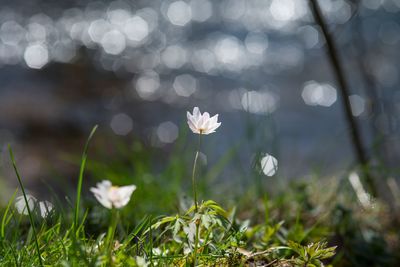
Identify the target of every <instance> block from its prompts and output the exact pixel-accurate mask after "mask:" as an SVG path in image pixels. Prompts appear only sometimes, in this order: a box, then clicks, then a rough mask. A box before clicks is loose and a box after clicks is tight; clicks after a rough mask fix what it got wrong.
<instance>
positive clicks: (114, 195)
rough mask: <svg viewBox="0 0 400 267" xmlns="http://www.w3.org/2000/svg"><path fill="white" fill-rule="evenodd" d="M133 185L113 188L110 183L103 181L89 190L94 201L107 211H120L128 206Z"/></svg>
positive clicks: (133, 188) (133, 189)
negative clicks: (114, 209)
mask: <svg viewBox="0 0 400 267" xmlns="http://www.w3.org/2000/svg"><path fill="white" fill-rule="evenodd" d="M135 190H136V186H135V185H128V186H121V187H119V186H113V185H112V184H111V182H110V181H107V180H104V181H102V182H100V183H97V184H96V187H92V188H90V191H91V192H92V193H93V194H94V196H95V197H96V199H97V200H98V201H99V202H100V204H101V205H103V206H104V207H106V208H107V209H112V208H117V209H120V208H122V207H124V206H125V205H126V204H128V202H129V200H130V199H131V195H132V193H133V191H135Z"/></svg>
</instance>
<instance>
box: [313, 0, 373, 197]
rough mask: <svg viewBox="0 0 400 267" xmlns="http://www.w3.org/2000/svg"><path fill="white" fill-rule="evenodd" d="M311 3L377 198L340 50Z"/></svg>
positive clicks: (356, 146) (357, 149) (356, 147)
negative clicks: (350, 98)
mask: <svg viewBox="0 0 400 267" xmlns="http://www.w3.org/2000/svg"><path fill="white" fill-rule="evenodd" d="M309 1H310V6H311V11H312V13H313V15H314V18H315V21H316V23H317V24H318V25H319V26H320V27H321V30H322V33H323V35H324V37H325V40H326V49H327V53H328V57H329V60H330V63H331V65H332V68H333V70H334V75H335V78H336V80H337V82H338V84H339V92H340V94H341V96H342V103H343V109H344V111H345V116H346V120H347V123H348V125H349V127H350V134H351V140H352V144H353V148H354V151H355V153H356V157H357V160H358V162H359V163H360V165H361V169H362V171H363V174H364V177H365V182H366V183H367V186H368V189H369V192H370V193H371V194H372V195H373V196H376V194H377V192H376V188H375V184H374V180H373V178H372V176H371V175H370V173H369V171H368V166H367V165H368V159H367V156H366V154H365V151H364V148H363V146H362V141H361V135H360V131H359V129H358V126H357V123H356V121H355V119H354V117H353V114H352V111H351V104H350V100H349V92H350V90H349V86H348V84H347V81H346V79H345V76H344V71H343V68H342V64H341V62H340V59H339V55H338V49H337V47H336V45H335V42H334V41H333V38H332V36H331V35H330V33H329V31H328V27H327V25H326V22H325V20H324V17H323V16H322V12H321V9H320V8H319V5H318V3H317V0H309Z"/></svg>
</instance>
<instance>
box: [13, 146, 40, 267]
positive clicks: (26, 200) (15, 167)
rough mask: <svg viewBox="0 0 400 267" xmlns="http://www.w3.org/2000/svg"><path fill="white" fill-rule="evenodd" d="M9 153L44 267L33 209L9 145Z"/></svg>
mask: <svg viewBox="0 0 400 267" xmlns="http://www.w3.org/2000/svg"><path fill="white" fill-rule="evenodd" d="M8 151H9V152H10V158H11V162H12V165H13V167H14V171H15V175H16V176H17V179H18V183H19V185H20V187H21V190H22V194H23V196H24V200H25V205H26V209H27V210H28V215H29V221H30V223H31V227H32V231H33V237H34V239H35V244H36V251H37V254H38V258H39V264H40V266H43V262H42V257H41V256H40V248H39V242H38V239H37V235H36V229H35V225H34V224H33V217H32V212H31V209H30V207H29V203H28V198H27V197H26V193H25V189H24V186H23V184H22V180H21V176H20V175H19V172H18V169H17V164H16V163H15V159H14V154H13V152H12V149H11V146H10V145H8Z"/></svg>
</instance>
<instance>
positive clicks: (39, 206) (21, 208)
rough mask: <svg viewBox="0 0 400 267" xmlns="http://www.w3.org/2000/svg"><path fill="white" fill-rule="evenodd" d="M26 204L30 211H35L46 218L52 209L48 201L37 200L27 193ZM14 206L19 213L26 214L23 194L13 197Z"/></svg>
mask: <svg viewBox="0 0 400 267" xmlns="http://www.w3.org/2000/svg"><path fill="white" fill-rule="evenodd" d="M26 199H27V200H28V206H29V209H30V210H31V212H33V211H36V212H37V213H38V214H40V216H41V217H42V218H46V217H47V216H48V215H49V214H50V213H51V212H52V211H53V209H54V205H53V204H52V203H51V202H49V201H46V200H45V201H38V200H37V199H36V198H35V197H34V196H32V195H29V194H27V195H26ZM15 208H16V209H17V211H18V213H19V214H22V215H28V209H27V208H26V203H25V199H24V196H19V197H17V198H16V199H15Z"/></svg>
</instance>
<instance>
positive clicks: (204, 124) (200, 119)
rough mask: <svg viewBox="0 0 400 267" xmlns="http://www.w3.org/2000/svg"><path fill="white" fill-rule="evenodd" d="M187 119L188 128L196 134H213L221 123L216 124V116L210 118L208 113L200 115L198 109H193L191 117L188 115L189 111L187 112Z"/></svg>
mask: <svg viewBox="0 0 400 267" xmlns="http://www.w3.org/2000/svg"><path fill="white" fill-rule="evenodd" d="M187 119H188V125H189V128H190V129H191V130H192V132H193V133H196V134H210V133H214V132H215V130H216V129H217V128H218V127H219V126H220V125H221V123H220V122H218V114H216V115H214V116H213V117H211V118H210V114H209V113H208V112H204V113H203V114H201V113H200V110H199V108H198V107H195V108H194V109H193V115H192V114H190V112H189V111H188V112H187Z"/></svg>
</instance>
